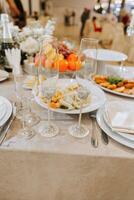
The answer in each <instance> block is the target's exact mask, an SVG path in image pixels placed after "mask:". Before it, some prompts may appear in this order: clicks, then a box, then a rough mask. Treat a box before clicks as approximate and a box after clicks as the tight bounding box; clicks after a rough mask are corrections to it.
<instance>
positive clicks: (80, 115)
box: [78, 103, 83, 128]
mask: <svg viewBox="0 0 134 200" xmlns="http://www.w3.org/2000/svg"><path fill="white" fill-rule="evenodd" d="M82 107H83V104H82V103H81V105H80V114H79V121H78V127H79V128H80V127H81V117H82Z"/></svg>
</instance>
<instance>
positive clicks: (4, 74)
mask: <svg viewBox="0 0 134 200" xmlns="http://www.w3.org/2000/svg"><path fill="white" fill-rule="evenodd" d="M8 77H9V73H8V72H6V71H4V70H0V82H1V81H4V80H6V79H7V78H8Z"/></svg>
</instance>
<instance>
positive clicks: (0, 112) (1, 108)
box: [0, 96, 12, 128]
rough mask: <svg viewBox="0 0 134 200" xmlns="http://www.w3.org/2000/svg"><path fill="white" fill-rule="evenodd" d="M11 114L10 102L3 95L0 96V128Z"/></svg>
mask: <svg viewBox="0 0 134 200" xmlns="http://www.w3.org/2000/svg"><path fill="white" fill-rule="evenodd" d="M11 115H12V104H11V103H10V101H8V100H7V99H6V98H5V97H2V96H0V128H1V127H3V126H4V124H5V123H6V122H7V121H8V119H9V118H10V117H11Z"/></svg>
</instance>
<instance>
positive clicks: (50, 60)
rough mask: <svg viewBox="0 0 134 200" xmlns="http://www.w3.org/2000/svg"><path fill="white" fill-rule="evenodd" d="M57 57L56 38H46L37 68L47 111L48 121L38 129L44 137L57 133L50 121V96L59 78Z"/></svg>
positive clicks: (53, 92) (56, 128) (57, 130)
mask: <svg viewBox="0 0 134 200" xmlns="http://www.w3.org/2000/svg"><path fill="white" fill-rule="evenodd" d="M57 56H58V50H57V40H56V38H54V37H46V38H45V39H44V41H43V42H42V48H41V52H40V66H39V78H40V83H41V93H42V96H43V99H44V102H45V103H46V104H47V109H48V121H47V122H46V121H45V122H44V123H43V125H42V126H41V127H40V133H41V135H42V136H44V137H53V136H55V135H57V134H58V132H59V129H58V127H57V126H56V125H55V124H54V123H52V122H51V120H50V102H51V98H52V96H53V95H54V94H55V92H56V85H57V81H58V77H59V66H58V62H57Z"/></svg>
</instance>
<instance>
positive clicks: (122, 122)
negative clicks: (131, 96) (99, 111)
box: [104, 101, 134, 134]
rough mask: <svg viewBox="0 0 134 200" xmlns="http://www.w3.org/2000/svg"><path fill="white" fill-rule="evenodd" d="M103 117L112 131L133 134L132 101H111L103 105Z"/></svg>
mask: <svg viewBox="0 0 134 200" xmlns="http://www.w3.org/2000/svg"><path fill="white" fill-rule="evenodd" d="M104 115H105V116H104V117H105V119H106V121H107V123H108V125H109V126H110V127H111V129H112V130H113V131H119V132H123V133H130V134H134V103H133V102H129V101H124V102H121V101H112V102H108V103H107V104H106V105H105V113H104Z"/></svg>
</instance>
